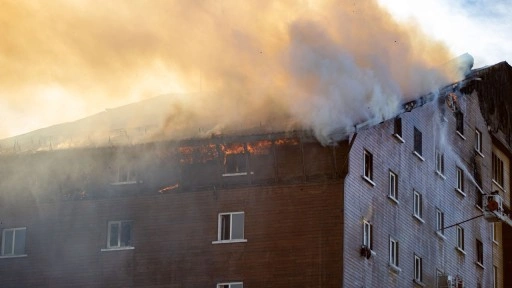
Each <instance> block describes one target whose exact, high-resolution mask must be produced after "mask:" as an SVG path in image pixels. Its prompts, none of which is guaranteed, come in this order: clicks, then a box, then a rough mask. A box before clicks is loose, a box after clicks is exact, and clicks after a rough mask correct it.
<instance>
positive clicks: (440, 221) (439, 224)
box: [436, 209, 444, 235]
mask: <svg viewBox="0 0 512 288" xmlns="http://www.w3.org/2000/svg"><path fill="white" fill-rule="evenodd" d="M436 231H437V233H439V234H441V235H444V213H443V211H441V210H439V209H436Z"/></svg>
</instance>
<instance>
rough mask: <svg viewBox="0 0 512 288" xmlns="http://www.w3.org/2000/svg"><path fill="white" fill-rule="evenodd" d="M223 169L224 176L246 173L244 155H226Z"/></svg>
mask: <svg viewBox="0 0 512 288" xmlns="http://www.w3.org/2000/svg"><path fill="white" fill-rule="evenodd" d="M225 159H226V160H225V163H224V168H225V173H226V174H232V173H247V161H246V157H245V153H237V154H227V155H226V158H225Z"/></svg>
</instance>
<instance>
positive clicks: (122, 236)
mask: <svg viewBox="0 0 512 288" xmlns="http://www.w3.org/2000/svg"><path fill="white" fill-rule="evenodd" d="M132 225H133V222H132V221H109V222H108V239H107V248H108V249H115V248H129V247H133V246H132Z"/></svg>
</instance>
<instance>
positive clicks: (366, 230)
mask: <svg viewBox="0 0 512 288" xmlns="http://www.w3.org/2000/svg"><path fill="white" fill-rule="evenodd" d="M372 244H373V226H372V224H371V223H370V222H368V221H366V220H364V221H363V245H364V246H366V247H368V248H369V249H370V250H373V245H372Z"/></svg>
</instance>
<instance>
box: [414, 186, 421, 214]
mask: <svg viewBox="0 0 512 288" xmlns="http://www.w3.org/2000/svg"><path fill="white" fill-rule="evenodd" d="M413 204H414V214H413V216H414V217H416V218H417V219H418V220H423V196H422V195H421V193H420V192H418V191H416V190H414V201H413Z"/></svg>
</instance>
